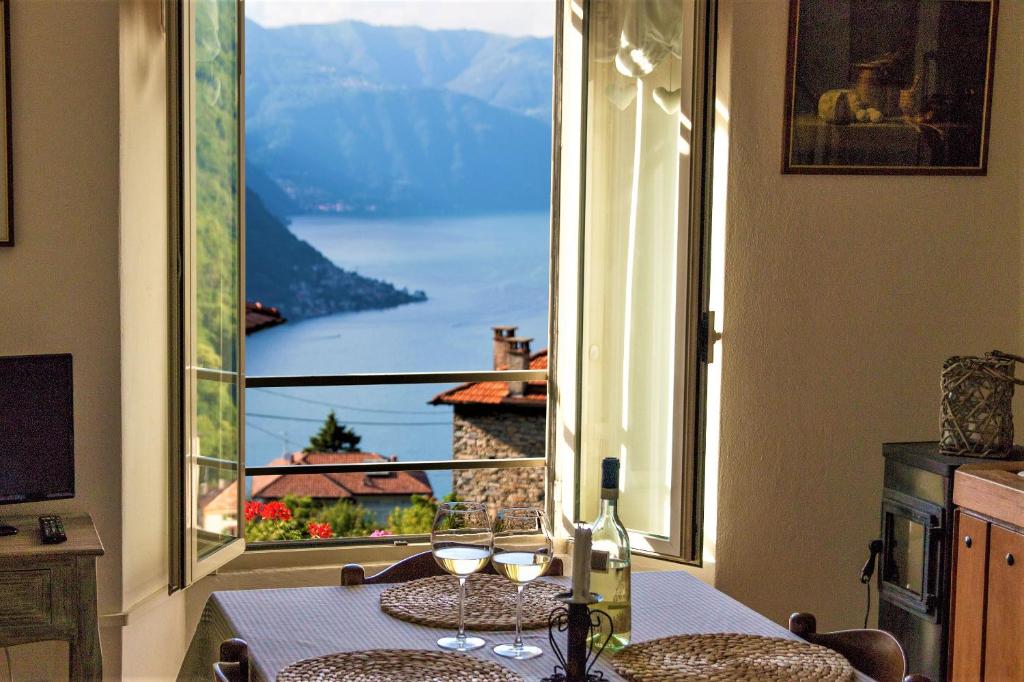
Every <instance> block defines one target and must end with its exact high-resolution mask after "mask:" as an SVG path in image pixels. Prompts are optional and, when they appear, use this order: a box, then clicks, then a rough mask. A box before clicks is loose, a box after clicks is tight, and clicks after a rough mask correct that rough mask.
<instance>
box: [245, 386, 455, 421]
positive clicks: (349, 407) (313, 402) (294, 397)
mask: <svg viewBox="0 0 1024 682" xmlns="http://www.w3.org/2000/svg"><path fill="white" fill-rule="evenodd" d="M248 390H250V391H259V392H261V393H266V394H268V395H276V396H278V397H280V398H288V399H289V400H295V401H298V402H300V403H309V404H310V405H323V406H325V407H333V408H334V409H336V410H352V411H354V412H377V413H380V414H433V415H436V414H437V411H436V410H434V411H431V410H385V409H383V408H373V407H353V406H352V405H342V404H340V403H331V402H327V401H325V400H313V399H312V398H300V397H299V396H297V395H291V394H290V393H281V392H280V391H273V390H271V389H269V388H250V389H248Z"/></svg>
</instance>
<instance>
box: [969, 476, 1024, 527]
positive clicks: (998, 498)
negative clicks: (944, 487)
mask: <svg viewBox="0 0 1024 682" xmlns="http://www.w3.org/2000/svg"><path fill="white" fill-rule="evenodd" d="M1021 470H1024V463H1022V462H986V463H983V464H982V463H979V464H968V465H965V466H962V467H960V468H959V469H957V471H956V474H955V476H954V478H953V503H954V504H956V505H957V506H960V507H964V508H965V509H970V510H971V511H975V512H978V513H979V514H982V515H984V516H989V517H991V518H993V519H997V520H999V521H1004V522H1006V523H1009V524H1012V525H1014V526H1017V527H1019V528H1024V477H1022V476H1018V475H1017V472H1019V471H1021Z"/></svg>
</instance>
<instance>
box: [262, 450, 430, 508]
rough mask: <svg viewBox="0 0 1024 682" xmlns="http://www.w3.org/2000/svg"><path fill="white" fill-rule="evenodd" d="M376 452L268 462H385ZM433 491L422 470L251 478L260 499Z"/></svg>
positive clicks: (323, 454) (311, 455)
mask: <svg viewBox="0 0 1024 682" xmlns="http://www.w3.org/2000/svg"><path fill="white" fill-rule="evenodd" d="M387 461H389V460H388V458H387V457H385V456H384V455H379V454H377V453H376V452H295V453H292V454H291V455H287V456H286V457H281V458H278V459H275V460H274V461H272V462H270V464H269V466H281V465H293V466H296V467H301V466H303V465H305V464H354V463H358V462H387ZM433 494H434V489H433V488H432V487H431V486H430V482H429V481H428V480H427V474H426V473H425V472H422V471H388V472H379V473H377V472H375V473H372V474H370V473H342V474H289V475H287V476H284V475H280V474H277V475H273V476H254V477H253V481H252V496H253V497H254V498H260V499H264V500H270V499H280V498H282V497H284V496H285V495H298V496H308V497H314V498H329V499H345V498H349V497H356V496H359V497H363V496H373V495H433Z"/></svg>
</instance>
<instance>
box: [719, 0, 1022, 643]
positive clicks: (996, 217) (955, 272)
mask: <svg viewBox="0 0 1024 682" xmlns="http://www.w3.org/2000/svg"><path fill="white" fill-rule="evenodd" d="M788 4H789V3H786V2H782V1H781V0H770V1H768V0H723V6H722V12H723V19H724V20H723V26H725V27H729V26H730V25H731V35H730V36H729V38H730V40H729V45H730V47H728V48H727V49H729V54H728V57H729V58H731V66H730V73H729V75H730V78H731V102H730V104H731V106H730V111H729V119H730V125H729V138H730V149H729V173H728V182H729V196H728V201H727V217H726V221H727V232H726V239H725V302H724V308H725V310H724V320H723V322H724V329H723V334H724V337H723V340H722V354H721V357H722V359H723V365H722V412H721V451H720V461H719V466H720V469H719V478H718V481H719V491H718V494H719V500H718V529H717V530H718V533H717V581H716V584H717V586H718V587H719V588H720V589H723V590H724V591H726V592H728V593H729V594H731V595H732V596H734V597H736V598H737V599H739V600H740V601H742V602H744V603H746V604H748V605H750V606H751V607H753V608H755V609H757V610H758V611H761V612H763V613H765V614H767V615H768V616H770V617H772V618H774V619H776V620H779V621H783V620H784V619H785V618H786V616H787V615H788V614H789V613H790V612H792V611H796V610H807V611H812V612H814V613H816V614H818V616H819V619H820V622H821V625H822V627H824V628H829V629H831V628H837V627H851V626H855V625H856V624H857V623H859V622H860V621H861V619H862V618H863V612H864V588H863V586H862V585H861V584H860V582H859V581H858V575H859V572H860V567H861V565H862V564H863V563H864V560H865V558H866V554H867V553H866V548H867V543H868V541H869V540H870V539H872V538H874V537H877V535H878V527H879V504H880V489H881V483H882V458H881V444H882V443H883V442H884V441H902V440H934V439H936V438H937V434H938V401H939V391H938V382H939V371H940V368H941V364H942V361H943V360H944V359H945V358H946V357H948V356H950V355H954V354H972V353H981V352H984V351H986V350H990V349H992V348H1003V349H1017V350H1018V352H1019V351H1020V350H1021V349H1022V348H1024V343H1022V341H1024V339H1022V334H1021V331H1022V326H1021V323H1022V319H1021V313H1020V310H1021V303H1020V301H1021V298H1022V296H1021V262H1022V261H1021V233H1022V231H1024V222H1022V217H1024V209H1022V204H1021V200H1020V198H1019V197H1020V194H1021V187H1022V183H1021V180H1022V174H1021V168H1022V165H1024V153H1022V150H1024V145H1022V131H1024V112H1022V102H1024V97H1022V96H1021V93H1022V92H1024V90H1022V86H1024V83H1022V73H1021V66H1022V64H1021V62H1022V55H1024V3H1021V2H1016V1H1014V2H1003V3H1002V4H1001V7H1000V21H999V36H998V54H997V58H996V74H995V91H994V99H993V110H992V132H991V145H990V157H989V173H988V176H987V177H893V176H890V177H884V176H876V177H871V176H863V177H857V176H796V175H789V176H783V175H781V174H780V172H779V170H778V169H779V167H780V161H781V138H782V108H783V84H784V71H785V64H786V41H787V37H786V34H787V16H788Z"/></svg>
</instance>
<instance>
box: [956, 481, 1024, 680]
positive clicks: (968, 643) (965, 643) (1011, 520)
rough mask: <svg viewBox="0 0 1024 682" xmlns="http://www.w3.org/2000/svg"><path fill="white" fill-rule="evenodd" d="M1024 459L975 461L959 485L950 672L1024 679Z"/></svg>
mask: <svg viewBox="0 0 1024 682" xmlns="http://www.w3.org/2000/svg"><path fill="white" fill-rule="evenodd" d="M1021 468H1024V465H1021V464H1020V463H1017V464H1015V465H1009V464H1005V463H1004V464H996V465H991V464H990V465H980V464H979V465H969V466H966V467H962V468H961V469H960V470H958V471H957V473H956V476H955V481H954V488H953V501H954V503H955V504H957V505H958V506H959V507H960V508H959V509H957V511H956V521H955V523H956V539H957V545H956V552H955V554H954V562H953V573H954V574H953V595H952V601H953V603H952V632H951V635H950V649H951V661H950V668H949V669H950V679H951V680H953V681H954V682H961V681H962V682H978V681H979V680H984V681H985V682H1004V681H1005V682H1014V681H1015V682H1024V655H1022V652H1021V643H1022V642H1024V478H1022V477H1020V476H1017V475H1016V472H1017V470H1019V469H1021Z"/></svg>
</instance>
